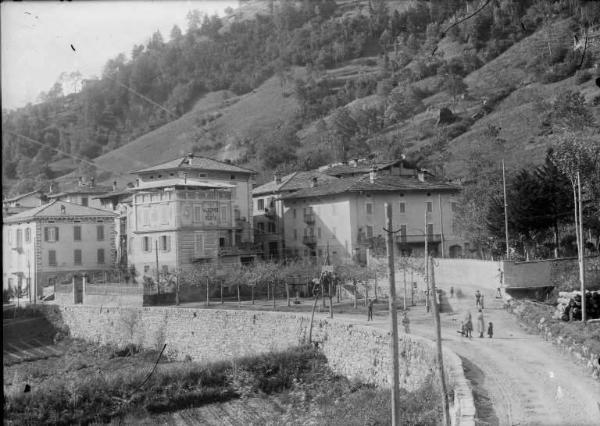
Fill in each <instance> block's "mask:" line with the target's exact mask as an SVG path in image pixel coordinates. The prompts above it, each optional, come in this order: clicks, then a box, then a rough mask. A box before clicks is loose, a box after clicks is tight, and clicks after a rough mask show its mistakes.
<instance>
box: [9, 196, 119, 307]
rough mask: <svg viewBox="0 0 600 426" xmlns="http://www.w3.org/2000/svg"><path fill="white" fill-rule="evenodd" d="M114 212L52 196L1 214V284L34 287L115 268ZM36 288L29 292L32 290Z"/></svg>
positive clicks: (39, 290) (39, 292)
mask: <svg viewBox="0 0 600 426" xmlns="http://www.w3.org/2000/svg"><path fill="white" fill-rule="evenodd" d="M115 216H116V214H115V213H113V212H109V211H106V210H101V209H95V208H92V207H85V206H81V205H79V204H74V203H69V202H61V201H57V200H53V201H51V202H50V203H48V204H44V205H42V206H40V207H36V208H33V209H30V210H27V211H25V212H22V213H19V214H15V215H13V216H9V217H6V218H4V222H3V226H2V234H3V235H2V240H3V241H2V248H3V250H2V251H3V255H2V264H3V268H2V269H3V271H2V275H3V286H4V288H7V287H9V286H10V287H17V288H18V287H20V288H23V289H24V288H30V289H37V295H38V296H40V295H42V294H43V287H46V286H53V285H54V284H55V283H60V282H64V281H69V280H70V279H71V278H72V276H73V275H74V274H83V273H86V274H88V275H92V276H93V275H94V274H96V273H103V272H106V271H110V270H112V269H113V268H114V259H115V240H114V238H113V234H114V232H115V229H114V227H115V220H114V219H115ZM33 293H34V292H30V294H33Z"/></svg>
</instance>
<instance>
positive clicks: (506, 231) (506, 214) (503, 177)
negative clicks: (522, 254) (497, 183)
mask: <svg viewBox="0 0 600 426" xmlns="http://www.w3.org/2000/svg"><path fill="white" fill-rule="evenodd" d="M502 190H503V192H504V238H505V240H506V260H508V259H509V257H510V250H509V248H508V201H507V199H506V174H505V172H504V159H502Z"/></svg>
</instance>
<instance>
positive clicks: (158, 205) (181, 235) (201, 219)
mask: <svg viewBox="0 0 600 426" xmlns="http://www.w3.org/2000/svg"><path fill="white" fill-rule="evenodd" d="M236 187H237V185H236V183H228V182H223V181H217V180H209V179H204V180H200V179H194V178H188V177H187V176H186V177H183V178H180V177H169V178H164V177H163V176H161V177H160V179H158V180H154V179H151V180H147V181H140V182H139V183H138V185H137V186H136V187H134V188H133V189H132V191H133V202H132V205H131V207H130V208H129V209H128V212H127V235H128V242H127V251H128V259H129V264H130V265H133V266H134V267H135V270H136V273H137V274H138V276H147V277H151V278H153V279H154V278H156V277H157V275H160V274H162V273H166V272H170V273H172V272H184V271H186V270H189V269H191V268H192V267H193V266H194V264H198V263H217V264H218V265H219V266H220V267H227V266H230V265H233V264H240V263H244V262H246V261H250V260H252V259H253V258H254V255H253V253H252V252H251V251H249V250H245V248H246V246H245V244H244V241H243V239H242V229H241V228H240V227H239V226H238V222H239V219H238V218H236V215H235V213H234V212H235V208H234V206H235V205H236V204H234V202H235V200H234V199H232V191H233V189H235V188H236ZM237 206H239V204H237Z"/></svg>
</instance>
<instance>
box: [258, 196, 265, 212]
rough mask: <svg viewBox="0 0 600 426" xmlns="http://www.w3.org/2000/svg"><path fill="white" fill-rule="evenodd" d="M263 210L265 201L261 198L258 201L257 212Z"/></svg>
mask: <svg viewBox="0 0 600 426" xmlns="http://www.w3.org/2000/svg"><path fill="white" fill-rule="evenodd" d="M264 209H265V200H264V199H262V198H259V199H258V210H264Z"/></svg>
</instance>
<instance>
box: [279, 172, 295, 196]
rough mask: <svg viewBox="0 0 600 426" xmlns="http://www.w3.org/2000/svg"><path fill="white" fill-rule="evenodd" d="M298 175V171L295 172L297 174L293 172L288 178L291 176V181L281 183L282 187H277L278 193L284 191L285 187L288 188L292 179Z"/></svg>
mask: <svg viewBox="0 0 600 426" xmlns="http://www.w3.org/2000/svg"><path fill="white" fill-rule="evenodd" d="M298 173H299V172H298V171H295V172H293V173H290V174H289V175H288V176H289V179H288V180H286V181H285V182H282V183H281V185H279V186H278V187H277V189H276V190H277V191H281V190H282V189H283V187H284V186H286V185H287V184H288V183H290V182H291V181H292V179H294V178H295V177H296V176H298Z"/></svg>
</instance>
